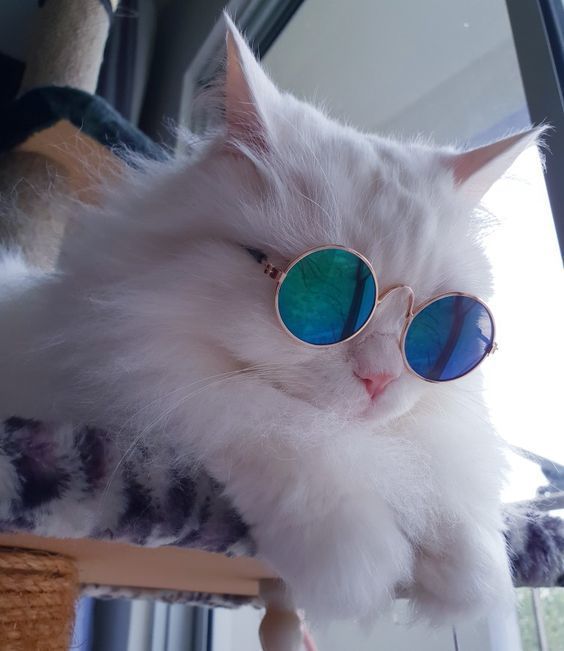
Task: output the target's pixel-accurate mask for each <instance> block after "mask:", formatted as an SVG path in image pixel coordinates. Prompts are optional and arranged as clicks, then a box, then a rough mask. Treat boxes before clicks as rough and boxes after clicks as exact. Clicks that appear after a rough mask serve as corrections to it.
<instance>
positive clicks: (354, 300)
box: [278, 249, 376, 346]
mask: <svg viewBox="0 0 564 651" xmlns="http://www.w3.org/2000/svg"><path fill="white" fill-rule="evenodd" d="M375 304H376V281H375V278H374V275H373V273H372V271H371V270H370V267H369V266H368V265H367V264H366V263H365V262H364V260H362V258H360V257H359V256H358V255H355V254H354V253H351V252H350V251H344V250H343V249H321V250H320V251H314V252H312V253H310V254H308V255H307V256H305V257H304V258H302V259H301V260H299V261H298V262H296V263H295V264H294V265H293V266H292V267H291V268H290V269H289V271H288V273H287V275H286V276H285V277H284V280H283V281H282V284H281V285H280V288H279V291H278V311H279V313H280V318H281V319H282V322H283V323H284V325H285V326H286V328H288V330H289V331H290V332H291V333H292V334H293V335H294V336H295V337H297V338H298V339H301V340H302V341H305V342H307V343H309V344H315V345H317V346H324V345H328V344H336V343H337V342H339V341H343V340H345V339H348V338H349V337H351V336H352V335H354V334H355V333H356V332H358V331H359V330H360V329H361V328H362V326H363V325H364V324H365V323H366V322H367V321H368V319H369V318H370V316H371V314H372V311H373V310H374V306H375Z"/></svg>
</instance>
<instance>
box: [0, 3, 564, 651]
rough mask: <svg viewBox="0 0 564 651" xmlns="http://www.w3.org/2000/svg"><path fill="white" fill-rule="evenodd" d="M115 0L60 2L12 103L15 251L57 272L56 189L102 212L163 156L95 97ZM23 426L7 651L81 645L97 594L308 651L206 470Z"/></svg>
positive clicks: (1, 569)
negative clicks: (104, 186) (113, 181)
mask: <svg viewBox="0 0 564 651" xmlns="http://www.w3.org/2000/svg"><path fill="white" fill-rule="evenodd" d="M116 4H117V0H112V4H110V2H109V0H81V1H80V2H77V0H48V2H46V3H45V4H44V6H43V7H42V9H41V10H40V12H39V22H38V28H37V32H36V36H35V38H34V40H33V43H32V49H31V52H30V56H29V58H28V62H27V67H26V72H25V76H24V79H23V82H22V87H21V93H20V96H19V98H17V99H16V100H15V101H14V102H13V103H12V104H10V105H8V106H4V107H0V118H1V119H0V124H1V125H2V126H1V127H0V193H1V195H2V199H3V201H4V205H5V206H7V209H6V210H5V212H4V214H2V215H1V216H0V239H1V241H2V242H4V243H11V244H14V245H17V246H18V247H20V248H21V249H22V250H23V251H24V253H25V255H26V256H27V258H28V259H29V260H31V261H32V262H33V263H34V264H36V265H38V266H42V267H44V268H51V267H52V266H53V264H54V262H55V259H56V256H57V251H58V246H59V242H60V239H61V236H62V234H63V231H64V224H63V223H62V222H61V219H60V215H58V214H56V213H55V212H54V211H53V210H52V204H51V202H50V200H49V197H50V196H51V195H52V194H53V193H55V192H64V193H66V194H68V195H70V196H77V197H79V198H80V199H81V200H83V201H91V202H96V192H95V190H94V189H93V187H92V185H91V183H90V178H91V176H92V174H93V173H95V172H96V170H97V173H99V174H100V175H108V174H119V171H120V169H121V166H123V165H125V164H126V163H124V161H123V160H122V159H121V158H120V146H123V145H124V144H125V145H127V147H128V148H129V149H130V150H133V151H136V152H138V153H140V154H142V155H143V156H146V157H149V158H159V157H161V156H164V154H163V152H162V150H161V149H160V148H159V147H158V146H156V145H155V144H154V143H152V142H151V141H150V140H148V139H147V138H146V137H145V136H144V135H143V134H142V133H141V132H139V131H138V130H137V129H135V128H134V127H133V126H132V125H130V124H128V123H127V122H126V121H125V120H124V119H123V118H121V117H120V116H119V115H118V114H117V113H116V112H115V111H114V110H113V109H112V108H111V107H109V106H108V105H107V104H106V103H105V102H104V101H103V100H101V99H100V98H97V97H96V96H94V95H93V93H94V90H95V87H96V80H97V76H98V71H99V67H100V63H101V60H102V55H103V49H104V44H105V40H106V38H107V34H108V29H109V25H110V21H111V18H112V11H113V10H115V8H116ZM85 160H88V164H89V168H88V171H86V170H85V169H84V165H83V161H85ZM21 416H22V417H21V418H10V419H8V420H6V421H5V422H4V423H3V424H2V425H1V426H0V531H3V532H4V533H3V534H1V535H0V545H1V546H2V549H1V550H0V649H33V650H34V651H35V650H40V649H53V650H55V649H56V650H62V649H66V648H68V639H69V633H70V630H71V628H72V618H73V603H74V600H75V599H76V597H77V595H79V594H80V593H82V594H92V595H104V596H111V595H113V596H118V597H122V596H143V597H145V598H153V599H164V600H167V601H169V602H171V601H176V602H185V603H199V604H207V605H223V606H231V607H234V606H237V605H241V604H245V603H252V604H256V605H265V606H266V615H265V617H264V620H263V622H262V625H261V628H260V637H261V640H262V644H263V647H264V649H265V651H299V649H300V648H301V642H302V631H301V623H300V619H299V617H298V615H297V614H296V612H295V610H294V608H293V605H292V602H291V599H290V598H289V596H288V593H287V591H286V590H285V588H284V585H283V583H282V582H281V581H280V580H278V579H277V578H276V577H275V576H274V575H273V574H272V573H271V572H269V571H268V570H267V569H266V568H265V567H263V566H262V565H261V564H260V563H258V562H257V561H255V560H253V559H252V556H253V555H254V553H255V546H254V542H253V540H252V537H251V534H250V531H249V529H248V527H247V526H246V524H245V523H244V522H243V521H242V520H241V518H240V517H239V515H238V514H237V513H236V512H235V511H234V510H233V508H232V506H231V505H230V504H229V503H228V502H227V500H226V499H225V497H224V496H223V494H222V488H221V486H219V485H217V483H216V482H214V481H213V479H212V478H210V477H209V476H208V475H207V474H206V473H205V472H204V471H201V472H197V473H196V472H194V471H193V469H192V468H190V467H189V466H188V465H187V467H186V468H185V469H182V468H178V463H177V459H175V458H174V451H170V450H166V449H159V450H158V451H154V450H152V451H151V452H149V451H148V450H144V449H143V448H141V447H140V448H137V449H135V450H133V451H132V452H131V454H127V455H126V456H125V458H124V460H123V461H122V462H120V463H118V462H119V460H120V459H121V458H122V457H123V450H121V449H119V447H118V446H117V443H116V437H112V433H111V432H104V431H99V430H96V429H95V428H91V427H81V426H76V425H75V426H72V427H71V426H69V425H68V424H65V423H59V424H45V423H38V422H36V421H32V420H25V418H23V417H25V414H22V415H21ZM157 455H158V456H157ZM154 464H158V465H159V466H160V467H166V468H170V469H171V470H170V473H164V474H165V475H166V476H170V477H171V479H170V482H169V484H165V485H163V486H160V487H155V486H150V485H148V484H147V482H146V480H145V478H146V477H147V475H148V472H147V469H148V468H150V467H151V466H152V465H154ZM116 468H117V470H116ZM118 488H119V490H118ZM528 511H529V508H528V507H527V506H523V507H520V508H519V509H517V510H515V511H512V512H508V513H507V516H506V520H507V523H508V542H509V545H510V547H511V548H512V557H513V564H514V569H515V579H516V583H517V584H519V585H557V584H558V582H559V581H562V580H563V577H564V561H562V556H563V555H562V551H563V549H564V526H563V525H562V522H561V521H560V520H558V519H556V518H551V517H550V516H548V515H546V514H540V513H537V514H536V515H535V516H534V517H535V519H534V523H533V524H530V522H533V521H531V520H528V519H526V518H525V517H524V516H525V514H526V513H528ZM530 526H533V527H536V529H534V533H535V535H534V536H529V537H527V535H526V533H527V530H528V528H529V527H530ZM539 532H542V535H540V534H539ZM524 534H525V535H524ZM530 540H534V541H535V542H534V545H535V547H534V548H533V547H531V544H529V543H528V541H530ZM555 550H556V553H554V552H555ZM549 552H550V553H551V554H552V555H551V558H552V559H553V562H551V563H550V564H547V563H546V562H545V561H543V559H546V558H547V557H548V555H549ZM558 559H560V560H558Z"/></svg>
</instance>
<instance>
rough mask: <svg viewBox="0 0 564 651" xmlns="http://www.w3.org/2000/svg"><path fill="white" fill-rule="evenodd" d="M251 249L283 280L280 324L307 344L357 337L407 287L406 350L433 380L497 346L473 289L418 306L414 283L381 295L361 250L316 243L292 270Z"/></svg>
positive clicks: (458, 371)
mask: <svg viewBox="0 0 564 651" xmlns="http://www.w3.org/2000/svg"><path fill="white" fill-rule="evenodd" d="M247 251H248V252H249V253H250V254H251V255H252V256H253V257H254V258H255V259H256V260H257V262H260V263H261V264H262V265H264V273H265V274H267V275H268V276H269V277H270V278H272V279H273V280H275V281H276V292H275V307H276V312H277V315H278V319H279V321H280V324H281V325H282V327H283V329H284V330H285V331H286V332H287V333H288V334H289V335H290V336H291V337H292V338H294V339H296V340H297V341H299V342H301V343H302V344H306V345H309V346H314V347H328V346H335V345H337V344H341V343H343V342H346V341H350V340H351V339H353V338H354V337H356V336H357V335H359V334H360V333H361V332H362V331H363V330H364V329H365V328H366V326H367V325H368V324H369V322H370V320H371V318H372V316H373V315H374V313H375V311H376V308H377V307H378V305H380V304H381V303H382V301H383V300H384V299H385V298H386V297H388V296H389V295H390V294H391V293H392V292H394V291H397V290H400V289H403V290H405V289H407V290H408V291H409V296H410V300H409V309H408V311H407V313H406V315H405V323H404V326H403V329H402V333H401V337H400V348H401V352H402V356H403V360H404V363H405V365H406V367H407V368H408V370H409V371H411V372H412V373H414V374H415V375H417V376H418V377H420V378H422V379H423V380H426V381H428V382H448V381H450V380H456V379H458V378H461V377H462V376H464V375H466V374H467V373H470V371H472V370H474V369H475V368H476V367H477V366H478V365H479V364H480V363H481V362H482V361H483V360H484V359H485V358H486V357H487V356H488V355H489V354H490V353H492V352H494V351H495V350H496V348H497V344H495V339H494V335H495V325H494V319H493V316H492V313H491V311H490V310H489V308H488V306H487V305H486V304H485V303H484V302H483V301H481V300H480V299H479V298H477V297H476V296H473V295H471V294H467V293H465V292H449V293H445V294H439V295H437V296H434V297H433V298H431V299H430V300H428V301H426V302H425V303H422V304H420V305H418V306H417V307H414V304H415V294H414V292H413V290H412V289H411V287H409V286H407V285H399V286H396V287H393V288H391V289H389V290H388V291H386V292H384V293H383V294H382V295H381V296H380V295H379V291H378V281H377V278H376V274H375V272H374V269H373V267H372V265H371V264H370V262H369V261H368V260H367V259H366V258H365V257H364V256H363V255H361V254H360V253H358V252H357V251H354V250H353V249H350V248H347V247H344V246H338V245H329V246H320V247H317V248H314V249H310V250H308V251H306V252H305V253H302V254H301V255H299V256H298V257H297V258H294V259H293V260H292V261H291V262H290V263H289V265H288V266H287V267H286V269H285V270H284V271H281V270H280V269H277V268H276V267H274V266H273V265H272V264H270V262H268V260H267V257H266V256H265V255H264V254H263V253H262V252H260V251H257V250H256V249H250V248H247Z"/></svg>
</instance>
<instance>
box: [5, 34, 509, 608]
mask: <svg viewBox="0 0 564 651" xmlns="http://www.w3.org/2000/svg"><path fill="white" fill-rule="evenodd" d="M230 29H231V38H234V39H235V42H236V43H237V45H238V48H239V57H240V60H239V61H238V62H235V63H238V64H239V65H240V67H241V70H242V72H243V76H244V81H245V83H246V84H248V88H250V90H251V91H252V92H250V93H249V95H250V97H251V99H252V102H253V103H254V107H253V110H252V111H249V116H248V117H249V119H250V120H254V121H255V126H256V128H257V129H262V132H261V137H260V138H256V132H253V133H251V132H247V137H245V133H244V132H243V131H241V130H240V129H239V130H238V129H237V128H236V127H237V124H236V123H233V124H234V125H235V127H233V128H230V127H229V124H227V125H224V126H220V127H219V128H216V129H215V130H213V131H210V132H209V133H208V134H206V136H205V137H203V138H201V139H200V140H199V142H198V143H194V142H191V143H190V144H191V147H190V155H189V156H187V157H184V158H183V157H179V158H176V159H174V160H173V159H171V160H168V161H165V162H160V163H149V162H146V163H145V164H144V165H143V166H142V167H141V169H134V168H132V169H131V170H130V171H128V172H127V173H125V174H124V179H123V180H121V181H120V182H119V183H116V184H115V185H114V186H113V187H112V188H109V189H108V190H107V191H106V193H105V195H104V197H103V199H102V201H101V203H100V204H99V205H97V206H95V207H87V206H83V207H81V208H80V210H76V207H74V208H73V210H74V213H75V214H73V216H72V220H71V224H70V226H69V228H68V233H67V236H66V238H65V241H64V243H63V247H62V251H61V254H60V260H59V264H58V268H57V270H56V271H55V272H53V273H50V274H44V275H38V273H37V272H34V271H33V270H29V275H25V274H24V275H22V273H21V271H22V263H21V262H18V261H17V260H16V259H15V258H14V255H11V256H9V257H7V256H6V257H5V258H4V262H1V263H0V265H2V266H1V269H0V283H2V284H0V300H1V306H0V308H1V309H0V362H1V365H2V368H3V369H5V370H3V372H2V374H0V415H3V416H11V415H14V414H19V415H22V416H25V417H27V418H40V419H47V420H53V419H55V420H56V419H58V420H60V419H61V418H65V419H66V418H68V419H71V420H73V421H75V422H90V423H95V424H96V425H98V426H100V427H111V428H113V429H114V430H115V431H118V432H121V433H122V434H121V435H122V436H123V437H124V439H125V440H124V449H125V450H127V449H130V448H131V447H132V446H135V444H136V442H138V441H139V440H143V441H144V442H145V443H146V444H153V445H158V444H159V441H163V440H165V439H170V440H172V441H173V442H174V444H175V446H176V447H177V450H178V458H179V460H181V459H183V458H184V457H185V456H194V455H195V456H196V458H197V459H198V460H199V462H201V463H202V464H203V465H204V466H205V468H206V469H207V470H208V471H209V472H210V473H211V474H212V475H213V476H214V477H215V478H216V479H217V480H218V481H219V482H221V483H222V484H224V485H225V490H226V493H227V494H228V496H229V497H230V499H231V500H232V501H233V503H234V505H235V507H236V508H237V509H238V510H239V511H240V513H241V514H242V516H243V518H244V519H245V520H246V521H247V522H248V523H249V524H250V525H251V526H252V530H253V535H254V537H255V539H256V541H257V545H258V550H259V554H260V555H261V557H262V558H264V559H265V561H266V562H268V563H269V564H270V565H271V566H272V567H273V568H274V569H275V570H276V571H277V572H279V574H280V575H281V576H282V577H283V578H284V579H286V580H287V582H288V583H289V585H290V586H291V589H292V591H293V594H294V597H295V599H296V602H297V604H298V605H299V606H303V607H305V608H307V609H308V611H309V612H310V613H311V614H317V615H321V616H330V617H367V616H368V617H369V616H371V615H373V614H374V613H376V612H378V611H379V610H380V609H381V608H383V607H384V606H385V605H386V604H387V603H388V602H389V601H390V599H391V598H392V596H393V594H394V592H395V591H397V590H398V589H400V590H401V589H404V590H405V589H407V590H409V591H410V593H411V594H412V596H413V599H414V604H415V606H416V609H417V610H418V611H421V612H424V613H426V614H428V615H429V616H430V617H432V618H439V617H444V616H446V615H448V616H452V615H455V614H458V613H462V612H469V611H474V610H476V611H477V610H479V609H482V608H484V607H487V606H488V605H489V604H492V603H493V602H498V601H499V600H500V599H501V598H502V597H503V595H509V594H510V591H511V581H510V576H509V571H508V567H507V559H506V555H505V550H504V545H503V538H502V533H501V531H502V521H501V517H500V512H499V502H498V494H499V488H500V482H501V475H502V472H501V468H502V465H503V463H502V457H501V454H500V452H499V446H498V442H497V441H496V436H495V434H494V432H493V431H492V427H491V425H490V423H489V421H488V417H487V414H486V410H485V408H484V406H483V404H482V398H481V386H480V382H481V380H480V377H479V373H478V372H476V373H474V374H471V375H469V376H468V377H466V378H464V379H461V380H459V381H458V382H454V383H451V384H446V385H435V384H427V383H425V382H423V381H421V380H420V379H418V378H415V377H413V376H412V375H410V374H409V373H408V371H407V370H406V369H405V368H404V365H403V361H402V357H401V353H400V350H399V346H398V337H399V333H400V331H401V327H402V324H403V315H404V314H405V310H406V306H407V294H406V292H404V291H403V290H402V291H399V292H397V293H395V295H393V296H390V298H389V299H387V300H385V301H384V302H383V303H382V305H381V306H380V307H379V308H378V310H377V312H376V315H375V317H374V319H373V320H372V321H371V323H370V325H369V327H368V328H367V329H366V330H365V331H364V332H363V333H362V335H361V336H359V337H357V338H356V339H354V340H352V341H351V342H350V343H347V344H344V345H341V346H337V347H334V348H330V349H322V350H314V349H312V348H308V347H305V346H301V345H299V344H298V343H296V342H295V341H293V340H291V339H290V338H289V337H287V335H286V334H285V333H284V332H283V331H282V329H281V328H280V327H279V325H278V323H277V319H276V314H275V310H274V303H273V297H274V283H273V282H272V281H271V280H270V279H268V278H267V277H265V276H264V275H263V274H262V272H261V268H260V266H259V265H258V264H257V262H256V261H255V260H254V259H253V258H252V257H251V256H250V255H249V254H248V252H247V251H246V250H245V248H244V247H245V246H249V247H254V248H256V249H260V250H262V251H264V252H265V253H266V254H267V255H268V256H269V258H270V260H271V261H272V262H273V263H275V264H278V265H283V264H284V263H285V261H287V260H289V259H291V258H292V257H294V256H295V255H297V254H299V253H301V252H302V251H304V250H306V249H308V248H310V247H314V246H318V245H320V244H327V243H336V244H342V245H346V246H350V247H352V248H354V249H356V250H358V251H359V252H361V253H363V254H364V255H365V256H366V257H367V258H369V259H370V260H371V261H372V262H373V264H374V266H375V269H376V272H377V275H378V281H379V284H380V287H381V288H382V289H385V288H388V287H391V286H394V285H396V284H407V285H409V286H411V287H412V288H413V290H414V292H415V295H416V302H418V303H419V302H423V301H425V300H427V299H428V298H430V297H431V296H433V295H435V294H437V293H440V292H445V291H466V292H470V293H473V294H476V295H478V296H480V297H481V298H483V299H487V297H488V295H489V292H490V271H489V266H488V263H487V259H486V257H485V254H484V252H483V250H482V248H481V246H480V243H479V240H480V233H481V230H482V226H483V225H482V222H481V220H480V215H479V213H477V212H475V211H474V207H475V206H474V203H473V200H472V199H470V198H469V196H467V194H466V193H465V192H464V188H463V187H459V186H458V185H457V184H456V183H455V180H454V178H453V173H452V170H451V169H450V168H449V165H448V164H446V163H445V161H446V160H448V157H449V156H451V155H453V152H452V151H451V150H438V149H435V148H433V147H431V146H429V145H424V144H418V143H414V144H401V145H400V144H398V143H395V142H393V141H390V140H386V139H383V138H378V137H376V136H367V135H365V134H361V133H359V132H357V131H355V130H353V129H352V128H350V127H345V126H342V125H340V124H337V123H335V122H333V121H331V120H330V119H329V118H327V117H326V116H325V115H324V114H322V113H321V112H320V111H318V110H317V109H315V108H313V107H312V106H310V105H308V104H305V103H303V102H300V101H298V100H297V99H295V98H293V97H292V96H290V95H285V94H281V93H280V92H279V91H278V90H277V89H275V88H274V86H272V84H271V83H270V81H269V80H268V79H267V77H266V76H265V75H264V73H263V72H262V71H261V70H260V68H259V66H258V64H257V63H256V62H254V60H251V55H250V52H248V51H247V50H245V48H246V46H245V45H244V43H243V41H242V39H241V37H240V36H239V35H237V34H236V32H234V31H233V28H232V27H231V28H230ZM247 90H248V89H247ZM225 95H226V97H225V101H226V102H227V103H229V101H232V100H230V97H229V93H225ZM228 110H229V106H227V112H228ZM239 126H240V125H239ZM515 155H516V154H515ZM492 181H493V179H492ZM62 203H63V202H62V200H61V205H62ZM10 270H11V271H10ZM30 278H31V279H32V280H30ZM367 370H368V371H369V372H372V373H378V372H386V373H391V374H393V375H395V376H397V379H396V380H394V382H392V383H391V384H390V385H389V386H388V387H387V389H386V391H385V392H384V394H383V395H382V396H381V398H380V399H379V400H378V401H377V403H376V404H374V405H373V404H371V403H370V400H369V399H368V396H367V394H366V391H365V390H364V387H363V385H362V383H361V382H359V380H358V377H356V376H355V372H366V371H367ZM131 432H135V435H132V434H130V433H131Z"/></svg>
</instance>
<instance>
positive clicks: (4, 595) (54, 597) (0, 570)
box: [0, 548, 78, 651]
mask: <svg viewBox="0 0 564 651" xmlns="http://www.w3.org/2000/svg"><path fill="white" fill-rule="evenodd" d="M77 597H78V573H77V569H76V566H75V564H74V562H73V561H72V560H71V559H69V558H65V557H63V556H58V555H56V554H49V553H47V552H40V551H30V550H17V549H6V548H0V651H67V650H68V648H69V644H70V637H71V633H72V628H73V623H74V606H75V601H76V599H77Z"/></svg>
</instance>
